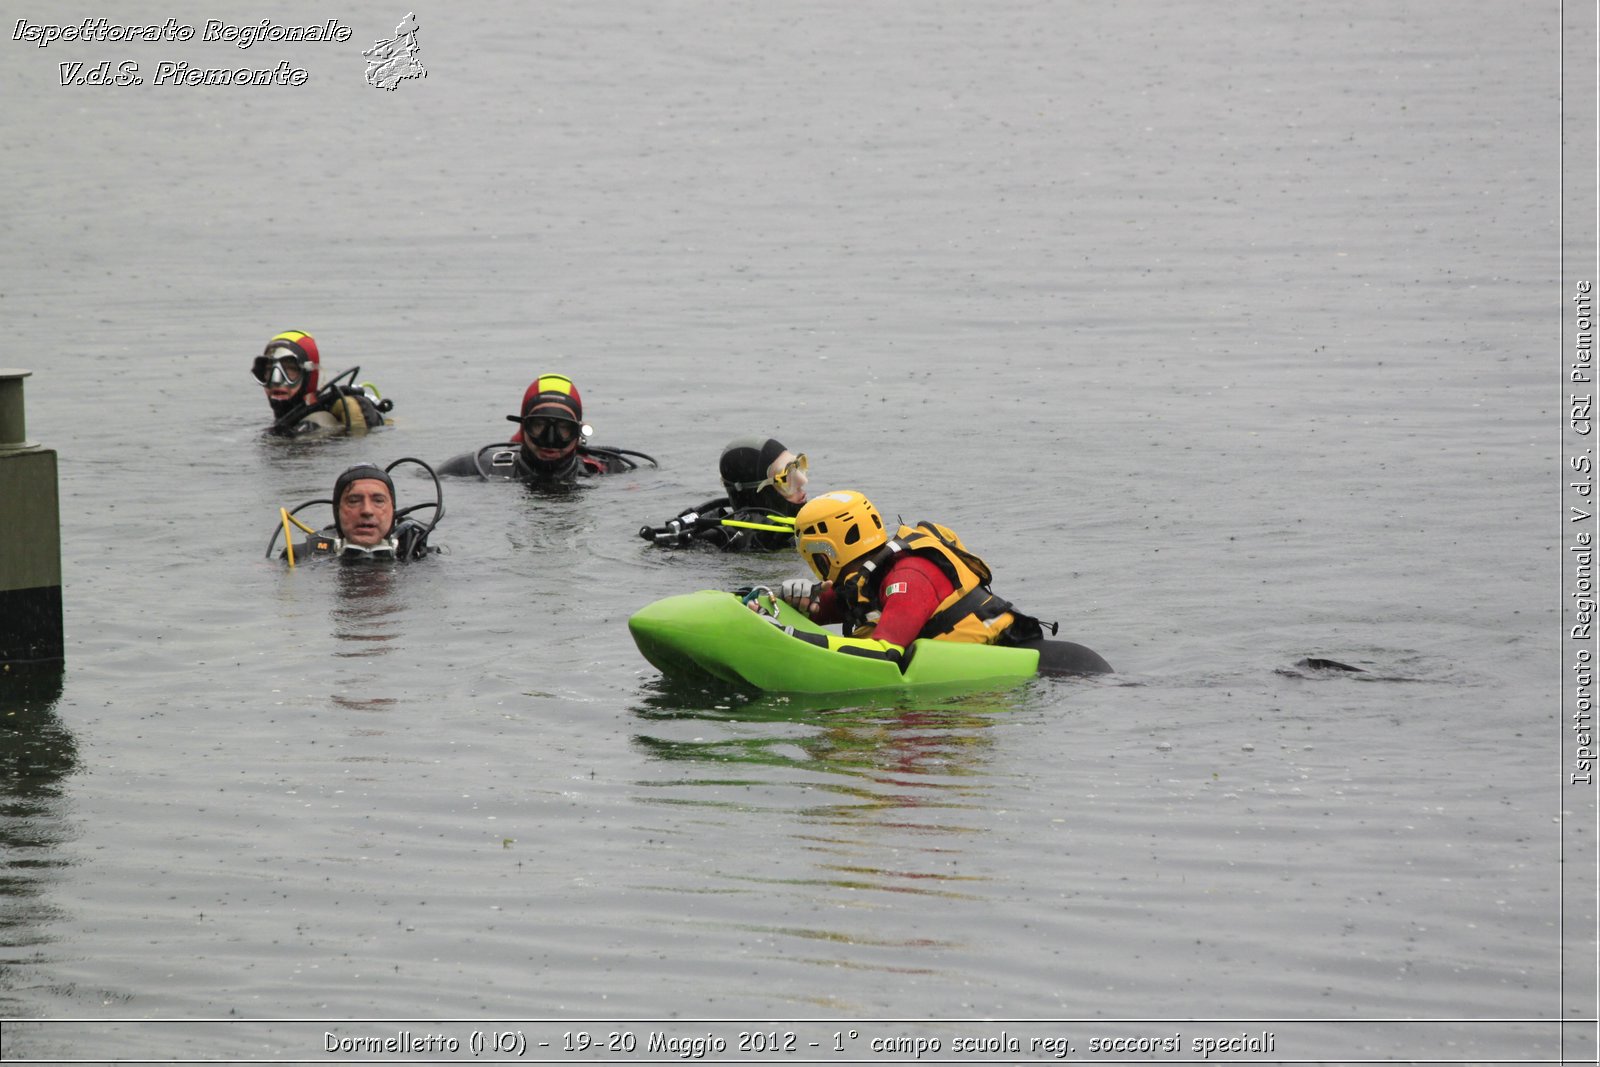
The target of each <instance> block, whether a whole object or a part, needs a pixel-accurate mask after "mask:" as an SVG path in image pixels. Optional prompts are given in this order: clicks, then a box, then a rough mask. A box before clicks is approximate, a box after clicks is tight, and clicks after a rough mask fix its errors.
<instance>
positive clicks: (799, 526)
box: [794, 489, 889, 582]
mask: <svg viewBox="0 0 1600 1067" xmlns="http://www.w3.org/2000/svg"><path fill="white" fill-rule="evenodd" d="M794 534H795V547H796V548H798V549H799V551H800V556H801V558H802V559H804V560H805V561H806V563H808V564H809V565H810V567H811V570H812V571H813V572H814V573H815V574H816V576H817V577H818V578H821V579H822V580H823V581H825V582H831V581H834V580H836V579H837V578H838V577H839V572H841V571H843V570H844V568H845V567H846V566H848V565H849V564H850V563H853V562H855V561H856V560H858V559H860V558H861V557H862V556H864V555H866V554H867V553H868V552H871V551H872V550H873V549H875V548H878V547H880V546H882V545H884V544H886V543H887V542H888V540H889V531H887V530H885V529H884V528H883V520H882V519H881V518H879V517H878V509H877V508H875V507H873V506H872V501H870V500H868V499H867V498H866V497H864V496H862V495H861V494H860V493H858V492H856V491H855V490H854V489H844V490H840V491H839V492H835V493H823V494H822V495H821V496H816V497H812V498H811V499H810V500H808V501H806V505H805V507H803V508H801V509H800V514H798V515H796V516H795V517H794Z"/></svg>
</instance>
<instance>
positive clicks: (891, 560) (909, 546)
mask: <svg viewBox="0 0 1600 1067" xmlns="http://www.w3.org/2000/svg"><path fill="white" fill-rule="evenodd" d="M904 552H911V553H914V554H915V555H918V556H921V557H922V558H923V559H926V560H929V561H930V562H932V563H933V564H934V565H935V566H937V567H938V568H939V569H940V570H941V571H943V572H944V574H945V577H947V578H949V579H950V583H951V584H952V585H954V586H955V591H954V592H952V593H951V594H950V595H949V596H947V597H945V598H944V599H943V600H942V601H940V602H939V606H938V608H936V609H935V610H934V613H933V614H932V615H931V616H930V617H929V618H928V621H927V623H926V624H925V625H924V626H923V627H922V632H921V633H919V634H918V635H917V636H918V637H933V638H938V639H939V640H941V641H964V642H966V643H968V644H981V645H993V644H998V643H999V641H1000V638H1001V635H1002V634H1004V633H1005V631H1006V628H1007V627H1009V626H1010V625H1011V624H1012V623H1013V622H1014V621H1015V615H1014V614H1013V611H1012V607H1011V604H1010V603H1009V602H1008V601H1006V600H1003V599H1001V598H1000V597H997V596H995V595H994V593H993V591H991V590H990V589H989V581H990V579H991V577H992V575H991V573H990V571H989V565H988V564H987V563H985V562H984V561H983V560H982V559H980V558H979V557H978V556H976V555H974V554H973V553H972V552H969V551H967V547H966V546H965V545H963V544H962V543H961V538H960V537H959V536H957V535H956V533H955V531H954V530H951V529H950V528H949V527H948V526H941V525H939V524H938V523H936V522H919V523H917V525H916V526H902V527H900V528H899V529H898V530H896V531H895V535H894V537H892V538H890V540H889V542H888V543H887V544H885V545H884V546H883V547H882V548H880V549H878V550H877V551H876V552H874V553H872V554H871V555H870V556H868V557H867V558H866V559H865V560H864V561H863V562H861V563H860V564H858V565H856V566H854V567H851V568H846V573H845V574H843V575H841V576H840V577H839V580H838V581H836V582H835V583H834V595H835V596H836V597H838V600H839V606H840V609H841V610H842V611H843V612H844V617H845V627H846V628H847V630H848V631H849V632H850V633H851V634H852V635H853V636H857V637H860V636H862V635H864V634H866V633H870V632H871V630H872V627H873V626H874V625H875V623H876V621H877V617H878V612H879V611H880V610H881V608H882V597H881V593H880V588H879V587H880V586H881V585H882V584H883V577H884V575H885V574H887V573H888V572H889V568H890V567H892V566H894V564H895V561H896V560H897V559H898V558H899V557H900V555H901V553H904Z"/></svg>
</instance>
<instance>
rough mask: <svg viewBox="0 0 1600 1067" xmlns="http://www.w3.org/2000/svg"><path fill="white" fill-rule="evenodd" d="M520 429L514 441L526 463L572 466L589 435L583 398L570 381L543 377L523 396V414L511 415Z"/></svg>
mask: <svg viewBox="0 0 1600 1067" xmlns="http://www.w3.org/2000/svg"><path fill="white" fill-rule="evenodd" d="M506 419H507V420H508V421H510V422H514V423H516V424H517V425H518V430H517V433H516V434H515V436H514V437H513V440H515V441H516V442H518V443H519V444H521V446H522V458H523V461H524V462H526V463H528V464H530V465H532V466H538V467H555V466H562V465H564V464H566V463H569V462H571V460H572V458H573V456H574V454H575V453H576V452H577V451H578V446H579V445H580V444H582V443H583V440H584V438H585V437H587V436H588V434H589V428H588V427H587V426H585V425H584V424H583V398H582V397H580V396H579V395H578V387H577V386H575V385H573V384H572V380H571V379H570V378H565V377H562V376H561V375H559V374H542V375H540V376H539V377H538V378H536V379H534V381H533V384H532V385H530V386H528V388H527V391H526V392H524V393H523V394H522V411H521V414H518V415H507V416H506Z"/></svg>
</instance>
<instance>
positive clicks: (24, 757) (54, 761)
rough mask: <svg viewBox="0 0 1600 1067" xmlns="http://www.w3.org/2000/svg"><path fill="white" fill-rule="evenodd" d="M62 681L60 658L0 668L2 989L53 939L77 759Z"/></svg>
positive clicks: (4, 999) (6, 1000)
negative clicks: (59, 712) (67, 788)
mask: <svg viewBox="0 0 1600 1067" xmlns="http://www.w3.org/2000/svg"><path fill="white" fill-rule="evenodd" d="M61 687H62V667H61V665H60V664H50V665H46V666H44V667H29V668H18V667H10V668H0V856H3V857H4V859H3V860H0V910H3V912H4V914H5V920H4V922H0V946H3V947H4V949H5V953H4V956H3V958H0V989H15V988H17V986H18V983H17V981H16V980H15V979H16V977H17V972H16V968H18V967H19V966H20V965H22V964H24V963H29V962H32V961H31V960H29V959H28V958H27V957H28V956H29V950H37V948H38V946H41V945H44V944H47V943H48V942H49V941H50V937H49V934H48V933H47V930H48V927H49V924H50V922H51V921H52V920H53V919H54V917H55V909H54V908H53V907H52V906H51V905H50V904H49V903H48V901H47V892H48V890H49V887H50V884H51V882H52V881H53V880H54V876H55V874H56V872H58V871H59V870H60V868H61V867H62V860H61V859H60V858H59V857H57V856H56V855H55V849H56V848H57V847H58V846H59V845H61V844H62V843H63V842H64V841H66V840H67V839H68V838H69V837H70V836H72V832H71V826H70V824H69V822H68V819H67V809H66V803H65V798H64V796H63V793H64V790H63V789H62V783H63V780H64V779H66V778H67V776H68V775H70V774H72V772H73V771H75V770H76V769H77V767H78V746H77V742H76V741H75V740H74V739H73V737H72V734H71V733H69V732H68V731H67V729H66V728H65V727H64V726H63V725H62V723H61V721H60V719H58V718H57V717H56V710H55V709H56V702H57V701H58V700H60V699H61ZM10 1003H20V1001H17V1000H15V999H14V998H13V997H11V996H10V995H0V1006H4V1005H6V1004H10ZM0 1014H12V1013H11V1012H10V1011H8V1010H7V1011H3V1012H0Z"/></svg>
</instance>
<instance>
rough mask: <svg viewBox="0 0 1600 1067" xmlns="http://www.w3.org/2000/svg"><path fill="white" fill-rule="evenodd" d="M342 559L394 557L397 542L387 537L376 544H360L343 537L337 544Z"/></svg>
mask: <svg viewBox="0 0 1600 1067" xmlns="http://www.w3.org/2000/svg"><path fill="white" fill-rule="evenodd" d="M337 550H338V554H339V558H340V559H394V558H395V543H394V539H393V538H386V539H384V540H382V541H379V542H378V543H377V544H375V545H358V544H353V543H352V542H350V541H345V540H343V539H341V540H340V541H339V543H338V546H337Z"/></svg>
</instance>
